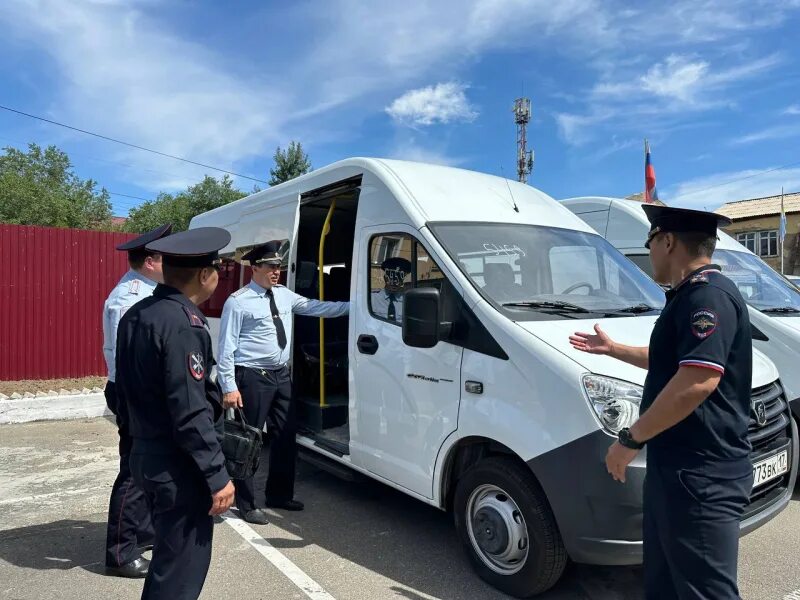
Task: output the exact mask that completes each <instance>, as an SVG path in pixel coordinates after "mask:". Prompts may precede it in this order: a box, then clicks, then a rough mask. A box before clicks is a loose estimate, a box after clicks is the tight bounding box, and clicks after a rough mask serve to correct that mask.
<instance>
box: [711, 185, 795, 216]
mask: <svg viewBox="0 0 800 600" xmlns="http://www.w3.org/2000/svg"><path fill="white" fill-rule="evenodd" d="M783 208H784V210H785V211H786V212H787V213H790V212H800V192H794V193H791V194H784V196H783ZM715 212H717V213H718V214H720V215H725V216H726V217H729V218H731V219H733V220H734V221H736V220H737V219H748V218H750V217H764V216H770V215H779V214H780V213H781V197H780V195H778V196H767V197H766V198H752V199H750V200H739V201H737V202H728V203H726V204H723V205H722V206H720V207H719V208H718V209H717V210H716V211H715Z"/></svg>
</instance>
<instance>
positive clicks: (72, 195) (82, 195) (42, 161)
mask: <svg viewBox="0 0 800 600" xmlns="http://www.w3.org/2000/svg"><path fill="white" fill-rule="evenodd" d="M0 222H3V223H15V224H19V225H44V226H49V227H76V228H81V229H110V227H111V201H110V199H109V195H108V192H107V191H106V190H105V188H101V189H100V190H98V189H97V182H95V181H94V180H92V179H86V180H83V179H81V178H80V177H78V176H77V175H76V174H75V173H74V172H73V170H72V163H71V162H70V160H69V156H67V154H66V153H65V152H63V151H61V150H59V149H58V148H56V147H55V146H48V147H47V148H45V149H44V150H43V149H42V148H41V146H39V145H37V144H29V145H28V151H27V152H23V151H22V150H18V149H17V148H11V147H8V148H3V154H2V155H0Z"/></svg>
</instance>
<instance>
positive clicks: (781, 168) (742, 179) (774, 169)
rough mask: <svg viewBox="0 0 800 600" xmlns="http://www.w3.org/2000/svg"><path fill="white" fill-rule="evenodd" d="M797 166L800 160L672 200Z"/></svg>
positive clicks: (673, 199)
mask: <svg viewBox="0 0 800 600" xmlns="http://www.w3.org/2000/svg"><path fill="white" fill-rule="evenodd" d="M797 165H800V160H798V161H797V162H793V163H788V164H785V165H782V166H780V167H774V168H772V169H764V170H763V171H756V172H755V173H751V174H750V175H745V176H744V177H737V178H736V179H731V180H730V181H725V182H723V183H717V184H715V185H710V186H708V187H704V188H700V189H699V190H694V191H692V192H689V193H688V194H682V195H680V196H678V197H677V198H672V199H671V200H672V201H675V200H680V199H681V198H687V197H689V196H694V195H695V194H699V193H700V192H707V191H708V190H713V189H715V188H718V187H723V186H726V185H730V184H731V183H736V182H738V181H744V180H745V179H752V178H753V177H759V176H760V175H766V174H767V173H773V172H775V171H783V170H784V169H788V168H789V167H794V166H797Z"/></svg>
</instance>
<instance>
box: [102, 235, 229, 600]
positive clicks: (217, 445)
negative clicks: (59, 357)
mask: <svg viewBox="0 0 800 600" xmlns="http://www.w3.org/2000/svg"><path fill="white" fill-rule="evenodd" d="M230 239H231V238H230V234H229V233H228V232H227V231H225V230H224V229H219V228H216V227H201V228H198V229H192V230H189V231H183V232H181V233H176V234H174V235H171V236H168V237H165V238H162V239H160V240H157V241H155V242H151V243H150V244H148V245H147V247H146V248H147V250H149V251H151V252H157V253H159V254H162V255H163V263H164V264H163V268H164V282H165V283H164V284H163V285H162V284H159V285H158V286H157V287H156V289H155V290H154V291H153V295H152V296H151V297H149V298H146V299H144V300H142V301H141V302H139V303H137V304H135V305H134V306H132V307H131V308H130V309H128V311H127V312H126V313H125V315H124V316H123V317H122V320H121V321H120V323H119V333H118V335H117V355H116V367H117V370H116V374H117V394H118V397H119V403H118V406H119V414H120V420H121V421H122V422H123V424H124V425H125V426H127V427H128V430H129V431H130V435H131V437H132V438H133V447H132V449H131V457H130V467H131V472H132V473H133V478H134V481H135V482H136V483H137V484H138V485H139V487H140V488H141V489H142V490H144V493H145V496H146V498H147V500H148V504H149V506H150V509H151V511H152V515H153V526H154V529H155V541H154V546H153V559H152V561H151V563H150V569H149V571H148V573H147V579H145V583H144V590H143V592H142V598H146V599H150V600H153V599H159V600H192V599H195V598H197V597H198V596H199V595H200V592H201V590H202V588H203V583H204V581H205V578H206V573H207V572H208V567H209V564H210V562H211V542H212V537H213V526H214V522H213V515H219V514H222V513H224V512H225V511H226V510H228V508H230V506H231V504H232V503H233V499H234V487H233V483H232V482H231V480H230V478H229V477H228V473H227V471H226V470H225V461H224V456H223V454H222V445H221V440H220V438H221V433H222V403H221V398H220V392H219V388H218V387H217V385H216V383H214V381H212V379H211V377H210V374H211V369H212V367H213V366H214V356H213V353H212V349H211V336H210V334H209V332H208V323H207V321H206V318H205V316H203V314H202V313H201V312H200V310H199V309H198V308H197V305H199V304H201V303H202V302H205V301H206V300H207V299H208V298H209V297H211V295H212V294H213V293H214V289H215V288H216V287H217V283H218V281H219V273H218V268H219V266H218V265H219V262H220V261H219V257H218V254H217V252H218V250H219V249H220V248H223V247H225V246H226V245H227V244H228V243H229V242H230Z"/></svg>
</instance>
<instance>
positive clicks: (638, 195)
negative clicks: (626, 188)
mask: <svg viewBox="0 0 800 600" xmlns="http://www.w3.org/2000/svg"><path fill="white" fill-rule="evenodd" d="M625 200H633V201H634V202H640V203H641V204H644V192H636V193H635V194H631V195H630V196H625ZM653 204H657V205H658V206H666V204H664V203H663V202H662V201H661V200H653Z"/></svg>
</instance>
